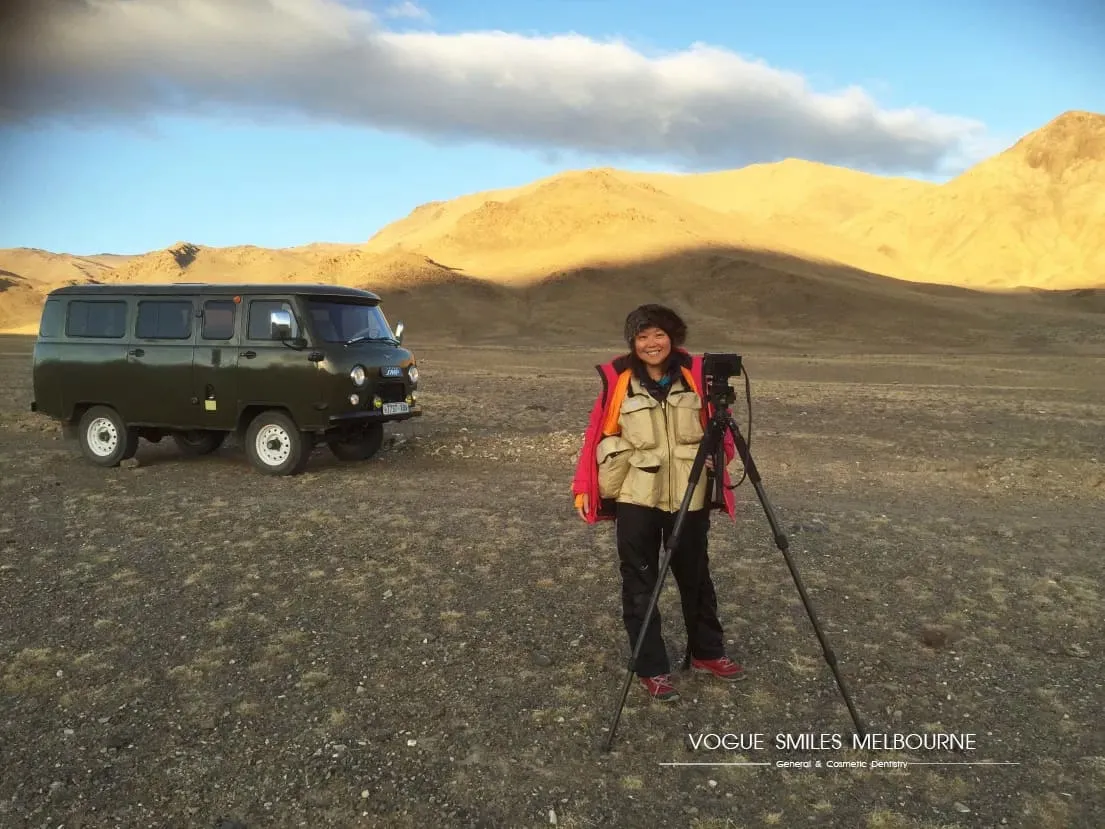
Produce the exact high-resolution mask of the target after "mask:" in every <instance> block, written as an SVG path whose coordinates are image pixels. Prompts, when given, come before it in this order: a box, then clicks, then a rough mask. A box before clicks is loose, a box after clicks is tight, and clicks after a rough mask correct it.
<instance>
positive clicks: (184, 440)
mask: <svg viewBox="0 0 1105 829" xmlns="http://www.w3.org/2000/svg"><path fill="white" fill-rule="evenodd" d="M224 440H226V432H210V431H207V430H205V429H195V430H193V431H190V432H174V433H173V442H174V443H176V445H177V448H178V449H179V450H180V451H181V453H182V454H184V455H187V456H188V457H192V458H194V457H198V456H199V455H210V454H211V453H212V452H214V451H215V450H216V449H218V448H219V447H220V446H222V445H223V441H224Z"/></svg>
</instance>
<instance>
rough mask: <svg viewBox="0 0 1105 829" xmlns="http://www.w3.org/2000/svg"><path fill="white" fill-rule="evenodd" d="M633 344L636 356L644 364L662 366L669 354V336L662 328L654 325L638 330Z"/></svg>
mask: <svg viewBox="0 0 1105 829" xmlns="http://www.w3.org/2000/svg"><path fill="white" fill-rule="evenodd" d="M633 345H634V350H635V351H636V352H637V357H638V358H639V359H640V360H641V362H642V363H644V364H645V365H646V366H654V367H660V366H663V365H664V363H665V362H666V361H667V359H668V357H669V356H670V355H671V338H670V337H669V336H668V335H667V334H666V333H664V329H662V328H657V327H655V326H653V327H652V328H645V329H643V330H642V331H640V332H639V333H638V334H637V337H636V338H635V340H634V343H633Z"/></svg>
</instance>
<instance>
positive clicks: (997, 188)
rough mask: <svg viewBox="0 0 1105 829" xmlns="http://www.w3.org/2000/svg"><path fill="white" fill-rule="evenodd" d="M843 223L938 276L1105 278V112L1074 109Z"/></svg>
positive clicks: (1029, 283)
mask: <svg viewBox="0 0 1105 829" xmlns="http://www.w3.org/2000/svg"><path fill="white" fill-rule="evenodd" d="M839 230H840V233H841V234H842V235H844V236H847V237H849V238H850V239H852V240H855V241H857V242H859V243H860V244H862V245H864V246H865V247H867V248H871V249H875V250H878V251H880V252H882V253H884V254H885V255H886V256H887V257H888V258H889V259H890V260H892V261H893V262H895V263H900V265H902V266H904V267H907V268H911V269H912V270H913V271H914V272H915V273H916V274H917V275H918V278H923V279H925V281H929V282H938V283H943V284H949V285H953V284H954V285H965V286H969V287H976V288H987V289H1002V288H1016V287H1032V288H1045V289H1072V288H1085V287H1093V286H1101V285H1105V116H1103V115H1098V114H1094V113H1088V112H1067V113H1064V114H1063V115H1061V116H1059V117H1058V118H1056V119H1055V120H1053V121H1051V122H1050V123H1049V124H1047V125H1046V126H1044V127H1043V128H1042V129H1040V130H1037V131H1036V132H1033V133H1030V134H1029V135H1027V136H1025V137H1024V138H1022V139H1021V140H1020V141H1018V142H1017V143H1016V144H1014V145H1013V146H1012V147H1010V148H1009V149H1008V150H1006V151H1005V152H1002V153H1000V154H998V155H996V156H994V157H992V158H989V159H987V160H985V161H983V162H982V163H980V164H978V165H976V166H975V167H972V168H971V169H969V170H967V171H966V172H965V173H963V174H962V175H960V176H958V177H956V178H954V179H952V180H951V181H949V182H947V183H946V184H943V185H940V186H938V187H932V188H927V189H921V190H917V191H903V196H902V197H900V198H898V199H895V200H892V201H890V202H888V203H885V204H879V205H876V206H874V207H872V208H871V209H869V210H867V211H865V212H863V213H860V214H859V215H856V216H854V217H852V218H851V219H848V220H846V221H845V222H843V223H842V225H841V226H840V228H839ZM889 272H890V275H897V274H896V273H895V269H894V268H891V269H889Z"/></svg>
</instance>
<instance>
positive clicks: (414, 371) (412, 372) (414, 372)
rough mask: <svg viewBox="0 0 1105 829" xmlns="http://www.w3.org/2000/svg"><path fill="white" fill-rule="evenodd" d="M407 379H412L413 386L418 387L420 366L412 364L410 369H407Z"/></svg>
mask: <svg viewBox="0 0 1105 829" xmlns="http://www.w3.org/2000/svg"><path fill="white" fill-rule="evenodd" d="M407 377H409V378H410V381H411V383H412V384H414V385H417V384H418V366H416V365H414V364H413V363H412V364H411V366H410V368H408V369H407Z"/></svg>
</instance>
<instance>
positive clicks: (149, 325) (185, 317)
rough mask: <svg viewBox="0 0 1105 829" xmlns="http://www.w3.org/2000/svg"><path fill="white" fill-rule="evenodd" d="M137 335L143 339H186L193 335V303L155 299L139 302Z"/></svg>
mask: <svg viewBox="0 0 1105 829" xmlns="http://www.w3.org/2000/svg"><path fill="white" fill-rule="evenodd" d="M134 333H135V336H137V337H140V338H141V339H143V340H186V339H188V338H189V337H190V336H192V303H191V302H189V301H187V300H184V301H181V300H179V299H154V300H144V301H142V302H139V303H138V323H137V325H136V327H135V331H134Z"/></svg>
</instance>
